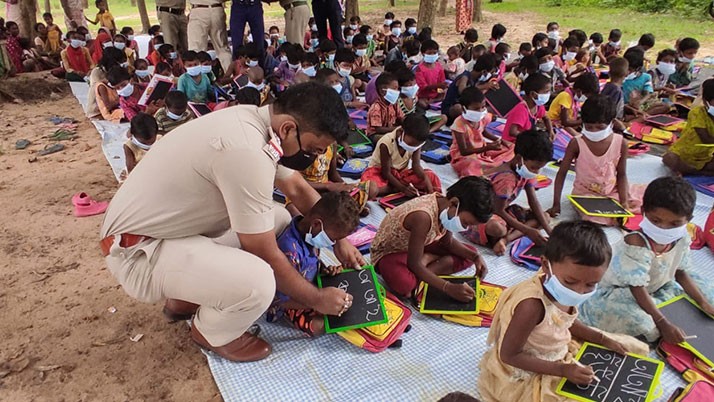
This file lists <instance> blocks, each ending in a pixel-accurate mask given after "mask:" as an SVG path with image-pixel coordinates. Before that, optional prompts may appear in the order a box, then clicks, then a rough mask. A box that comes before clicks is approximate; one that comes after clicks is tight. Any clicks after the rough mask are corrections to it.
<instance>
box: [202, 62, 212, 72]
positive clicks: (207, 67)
mask: <svg viewBox="0 0 714 402" xmlns="http://www.w3.org/2000/svg"><path fill="white" fill-rule="evenodd" d="M211 71H213V67H211V66H209V65H205V64H201V73H203V74H210V73H211Z"/></svg>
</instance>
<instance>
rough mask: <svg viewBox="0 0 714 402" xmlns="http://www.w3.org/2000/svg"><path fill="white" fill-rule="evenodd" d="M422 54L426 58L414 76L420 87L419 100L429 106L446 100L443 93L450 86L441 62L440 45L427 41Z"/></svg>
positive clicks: (424, 43) (422, 46) (423, 45)
mask: <svg viewBox="0 0 714 402" xmlns="http://www.w3.org/2000/svg"><path fill="white" fill-rule="evenodd" d="M421 53H422V54H423V56H424V57H423V58H422V62H421V63H419V65H418V66H417V67H416V70H415V71H414V74H415V75H416V83H417V85H419V93H418V95H419V98H420V99H422V100H423V101H425V102H426V103H427V104H428V103H432V102H436V101H439V100H442V99H444V92H443V91H444V90H445V89H446V88H448V87H449V84H447V83H446V76H445V74H444V68H443V67H442V66H441V62H440V61H439V44H438V43H436V41H434V40H425V41H424V42H423V43H422V44H421ZM439 90H441V92H440V91H439Z"/></svg>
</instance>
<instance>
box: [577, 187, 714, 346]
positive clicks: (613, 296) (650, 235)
mask: <svg viewBox="0 0 714 402" xmlns="http://www.w3.org/2000/svg"><path fill="white" fill-rule="evenodd" d="M696 200H697V195H696V193H695V191H694V188H692V185H691V184H689V183H688V182H687V181H685V180H684V179H682V178H679V177H661V178H659V179H656V180H654V181H653V182H651V183H650V184H649V185H648V186H647V190H646V191H645V195H644V198H643V200H642V212H643V214H644V219H643V221H642V223H641V224H640V230H639V231H637V232H633V233H630V234H628V235H627V236H625V238H624V240H623V241H622V242H620V243H618V244H617V245H616V246H615V253H614V257H613V260H612V263H611V264H610V269H609V270H608V271H607V273H606V274H605V276H604V277H603V280H602V283H601V286H600V288H599V289H598V290H597V292H596V293H595V295H594V296H593V297H592V298H591V299H590V300H588V301H587V302H585V304H583V306H582V310H581V312H582V317H583V322H585V323H587V324H589V325H593V326H595V327H598V328H600V329H603V330H605V331H612V332H619V333H623V334H628V335H632V336H644V338H645V339H647V341H649V342H654V341H655V340H656V339H657V338H659V337H660V335H661V336H662V337H663V338H664V340H665V341H667V342H669V343H671V344H675V345H676V344H678V343H680V342H683V341H684V339H685V338H684V337H685V336H686V335H696V334H685V333H684V332H683V331H682V330H681V329H680V328H678V327H677V326H675V325H674V324H672V323H670V322H669V321H668V320H667V318H666V317H665V316H664V315H662V313H661V312H660V311H659V309H658V308H657V305H658V304H660V303H663V302H665V301H667V300H670V299H672V298H674V297H676V296H679V295H681V294H683V293H685V294H687V295H689V296H690V297H691V298H692V299H693V300H694V301H695V302H697V304H699V306H701V308H702V310H704V311H705V312H706V313H707V314H709V315H711V316H714V306H712V304H714V285H712V282H711V280H705V279H704V278H702V277H701V276H699V275H697V274H696V273H695V272H694V271H693V270H692V265H693V264H692V261H691V257H690V250H689V246H690V245H691V243H692V240H691V238H690V236H689V234H688V233H687V223H688V222H689V221H690V220H691V219H692V214H693V213H694V206H695V204H696ZM701 335H703V334H700V336H701Z"/></svg>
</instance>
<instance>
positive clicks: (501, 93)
mask: <svg viewBox="0 0 714 402" xmlns="http://www.w3.org/2000/svg"><path fill="white" fill-rule="evenodd" d="M484 96H485V97H486V102H488V104H489V105H490V106H491V109H493V111H494V112H495V113H496V114H497V115H498V117H505V116H506V115H507V114H508V112H510V111H511V110H513V108H514V107H516V105H517V104H519V103H520V102H522V101H523V100H522V99H521V97H520V96H518V94H517V93H516V91H514V90H513V88H511V86H510V85H508V83H507V82H506V81H505V80H500V81H498V89H490V90H488V91H487V92H486V93H485V94H484Z"/></svg>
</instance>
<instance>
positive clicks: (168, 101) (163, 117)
mask: <svg viewBox="0 0 714 402" xmlns="http://www.w3.org/2000/svg"><path fill="white" fill-rule="evenodd" d="M164 103H165V106H164V107H162V108H161V109H159V110H157V111H156V114H154V118H155V119H156V124H157V125H158V126H159V134H164V135H165V134H168V133H169V132H170V131H171V130H173V129H175V128H176V127H178V126H180V125H182V124H184V123H186V122H187V121H189V120H191V119H193V117H194V116H193V113H191V111H190V110H189V109H188V98H187V97H186V94H184V93H183V92H181V91H170V92H169V93H168V94H167V95H166V98H165V99H164Z"/></svg>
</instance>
